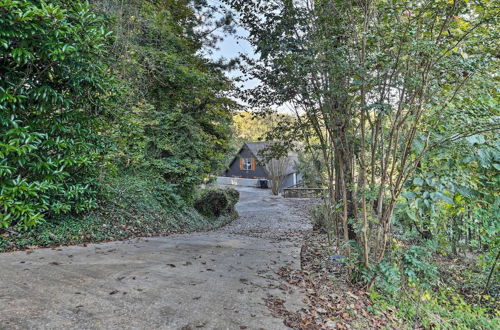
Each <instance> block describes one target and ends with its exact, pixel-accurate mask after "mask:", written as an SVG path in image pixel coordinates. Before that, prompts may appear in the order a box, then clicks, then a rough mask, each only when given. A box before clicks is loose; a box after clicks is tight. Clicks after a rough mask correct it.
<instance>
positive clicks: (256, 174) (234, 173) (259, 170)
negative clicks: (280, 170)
mask: <svg viewBox="0 0 500 330" xmlns="http://www.w3.org/2000/svg"><path fill="white" fill-rule="evenodd" d="M241 158H255V157H254V155H253V154H252V152H251V151H250V150H249V149H248V147H247V146H246V145H245V146H244V147H243V148H242V149H241V151H240V153H239V154H238V157H236V159H235V160H234V161H233V162H232V163H231V165H230V167H229V169H227V170H226V171H224V176H228V177H237V178H246V179H267V173H266V172H265V170H264V168H263V167H262V166H260V165H259V163H258V162H257V161H256V162H255V165H256V168H255V170H248V171H247V170H240V159H241Z"/></svg>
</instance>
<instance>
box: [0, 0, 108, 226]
mask: <svg viewBox="0 0 500 330" xmlns="http://www.w3.org/2000/svg"><path fill="white" fill-rule="evenodd" d="M0 12H1V13H2V14H1V19H0V43H1V44H2V47H0V59H1V60H0V72H2V78H1V79H0V210H2V211H1V212H0V227H13V226H20V227H24V228H27V227H31V226H34V225H36V224H38V223H39V222H42V221H43V220H44V219H45V218H47V216H48V215H50V216H52V215H54V214H60V213H69V212H73V213H78V212H82V211H85V210H88V209H91V208H94V207H96V205H97V203H96V199H95V193H94V192H95V189H94V188H95V181H96V180H95V176H96V169H97V168H98V167H99V163H100V159H101V154H102V151H103V150H105V149H106V148H105V147H104V145H103V143H102V138H101V137H100V135H99V134H97V133H96V129H95V128H96V126H97V124H98V120H97V117H98V116H99V114H100V113H101V112H102V111H103V110H104V109H105V107H104V106H103V102H102V101H104V96H103V95H105V94H106V95H108V94H109V93H110V92H111V90H110V88H109V87H110V86H112V80H111V79H110V78H109V77H108V73H107V68H106V66H105V65H104V64H103V61H102V60H101V59H102V58H103V56H105V54H106V49H105V47H104V46H103V45H105V44H106V43H107V41H108V38H109V34H108V32H107V31H106V30H105V29H103V28H102V22H103V21H102V18H100V17H98V16H96V15H95V14H93V13H92V12H91V11H90V10H89V5H88V4H85V3H81V2H80V1H75V2H74V3H72V4H71V5H70V4H69V2H68V1H60V0H58V1H49V2H45V1H0Z"/></svg>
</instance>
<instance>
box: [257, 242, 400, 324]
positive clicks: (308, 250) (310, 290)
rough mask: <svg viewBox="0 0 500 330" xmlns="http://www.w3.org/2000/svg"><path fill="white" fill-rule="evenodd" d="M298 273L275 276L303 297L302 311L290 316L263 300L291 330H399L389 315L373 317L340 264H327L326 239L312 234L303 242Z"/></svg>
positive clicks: (275, 301) (274, 301) (278, 303)
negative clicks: (297, 290) (384, 329)
mask: <svg viewBox="0 0 500 330" xmlns="http://www.w3.org/2000/svg"><path fill="white" fill-rule="evenodd" d="M304 241H305V242H306V243H305V244H304V245H303V247H302V252H301V268H302V269H301V270H292V269H290V268H288V267H282V268H280V270H279V271H278V275H279V276H280V277H281V278H282V279H284V280H285V281H286V282H287V283H288V284H290V285H293V286H296V287H298V288H299V290H301V291H302V292H304V293H305V294H306V296H307V298H306V299H305V301H304V302H305V303H306V304H307V307H306V308H303V309H302V310H300V311H297V312H290V311H288V310H287V309H286V307H285V301H284V300H283V299H280V298H277V297H273V296H271V297H269V298H267V299H266V300H265V303H266V306H267V307H268V308H269V310H270V311H271V312H272V314H273V315H274V316H276V317H281V318H283V319H284V324H285V325H286V326H289V327H291V328H293V329H308V330H309V329H311V330H313V329H380V328H389V329H391V328H393V329H396V328H400V327H401V326H402V324H401V322H400V321H399V320H398V319H396V317H394V315H392V314H391V313H390V311H385V312H384V311H377V312H376V313H373V312H372V311H373V306H372V303H371V302H370V300H369V297H368V294H367V293H366V292H364V291H362V290H360V289H359V288H357V287H355V286H354V285H352V284H350V283H349V281H348V280H347V272H346V269H345V267H344V266H343V264H342V263H339V262H337V261H334V260H331V259H330V258H329V257H330V256H329V252H328V248H327V247H328V246H329V245H328V244H327V242H326V237H325V236H324V235H322V234H320V233H317V232H312V233H310V234H308V235H307V237H306V238H305V240H304Z"/></svg>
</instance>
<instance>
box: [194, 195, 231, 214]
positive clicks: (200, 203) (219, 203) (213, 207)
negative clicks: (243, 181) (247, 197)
mask: <svg viewBox="0 0 500 330" xmlns="http://www.w3.org/2000/svg"><path fill="white" fill-rule="evenodd" d="M238 199H239V192H238V191H237V190H235V189H232V188H227V189H221V188H208V189H203V190H201V191H199V192H198V194H197V195H196V197H195V200H194V208H195V209H196V210H198V212H200V213H201V214H203V215H205V216H207V217H212V218H217V217H220V216H222V215H230V214H234V213H235V212H236V210H235V208H234V207H235V205H236V203H237V202H238Z"/></svg>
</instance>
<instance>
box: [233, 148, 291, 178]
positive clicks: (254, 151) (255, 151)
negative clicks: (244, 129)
mask: <svg viewBox="0 0 500 330" xmlns="http://www.w3.org/2000/svg"><path fill="white" fill-rule="evenodd" d="M273 143H274V142H273V141H264V142H245V143H244V144H243V146H242V147H241V148H240V150H239V151H238V154H239V153H240V152H241V149H243V147H244V146H245V145H246V146H247V147H248V149H249V150H250V152H251V153H252V154H253V155H254V156H255V158H257V160H258V161H259V162H263V161H264V157H263V156H262V154H261V153H260V152H261V151H262V150H264V149H265V148H267V147H269V146H272V145H273ZM236 158H238V156H236V157H235V158H234V159H233V161H232V162H231V164H232V163H233V162H234V161H235V160H236ZM288 159H289V161H288V168H287V170H286V175H288V174H292V173H295V172H296V170H295V163H296V162H298V160H299V158H298V155H297V153H296V152H294V151H289V152H288Z"/></svg>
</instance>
